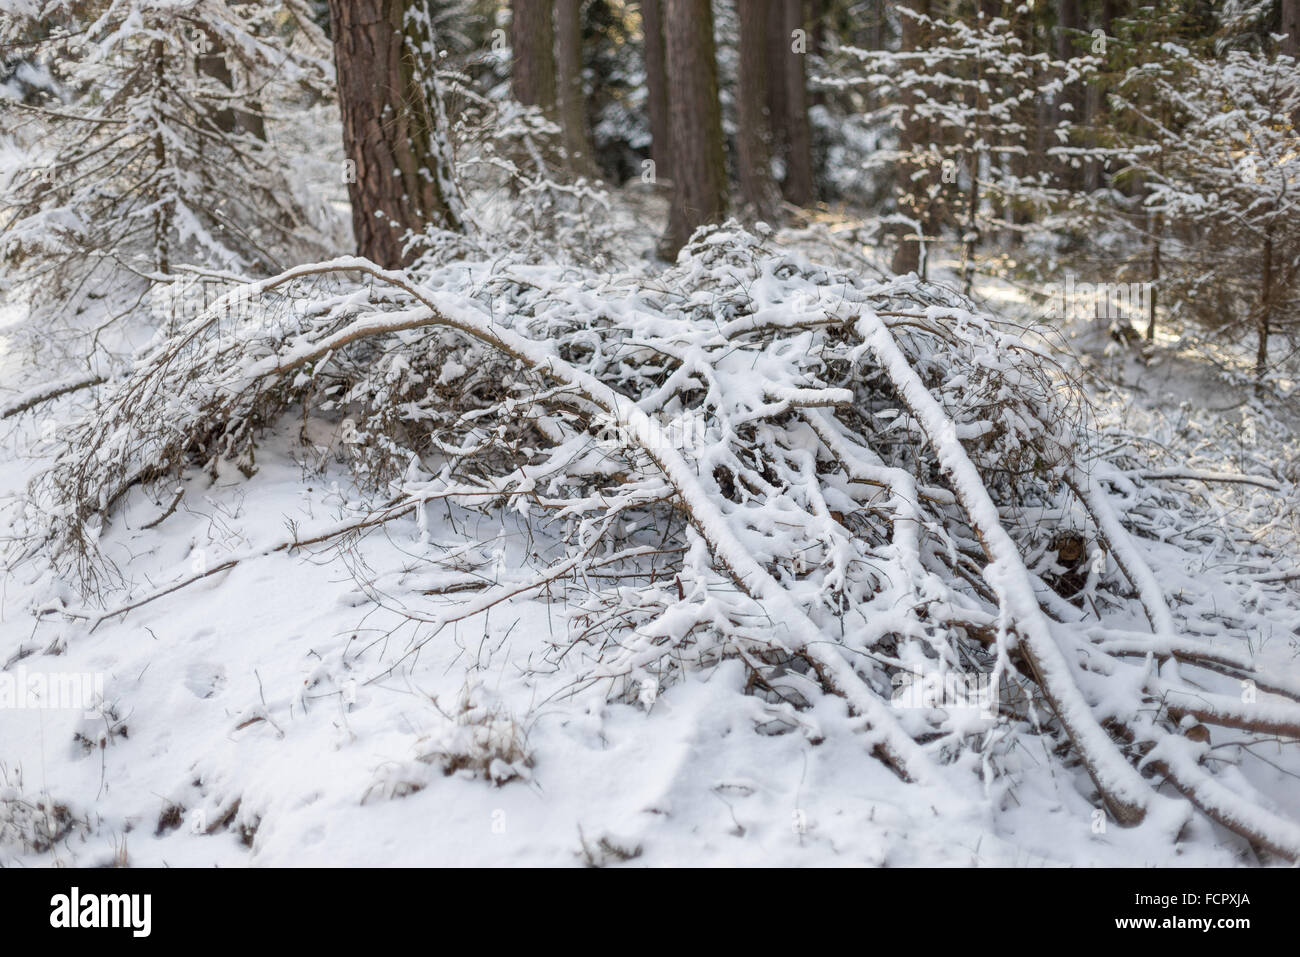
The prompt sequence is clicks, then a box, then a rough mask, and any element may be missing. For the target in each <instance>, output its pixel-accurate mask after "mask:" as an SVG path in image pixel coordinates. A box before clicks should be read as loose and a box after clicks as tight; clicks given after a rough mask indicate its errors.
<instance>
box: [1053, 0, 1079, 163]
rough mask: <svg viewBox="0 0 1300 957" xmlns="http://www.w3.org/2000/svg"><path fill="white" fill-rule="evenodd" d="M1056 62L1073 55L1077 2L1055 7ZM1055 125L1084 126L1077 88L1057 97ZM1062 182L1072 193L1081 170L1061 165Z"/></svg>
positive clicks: (1064, 0) (1066, 1) (1073, 142)
mask: <svg viewBox="0 0 1300 957" xmlns="http://www.w3.org/2000/svg"><path fill="white" fill-rule="evenodd" d="M1057 9H1058V19H1057V27H1056V30H1057V33H1056V58H1057V59H1058V60H1062V61H1064V60H1069V59H1071V58H1072V57H1073V56H1075V54H1076V52H1077V51H1076V50H1075V43H1076V42H1077V39H1078V36H1077V34H1078V31H1080V30H1082V29H1083V17H1082V15H1081V14H1080V12H1079V0H1060V4H1059V6H1058V8H1057ZM1057 97H1058V99H1057V103H1056V123H1057V125H1060V124H1061V123H1070V124H1072V125H1074V126H1078V125H1079V124H1081V123H1082V122H1083V116H1082V115H1081V114H1082V113H1083V112H1084V109H1085V107H1084V98H1083V97H1082V96H1080V95H1079V90H1078V88H1077V86H1072V87H1071V88H1069V89H1065V90H1062V91H1061V92H1059V93H1058V94H1057ZM1070 144H1071V145H1075V146H1077V145H1078V138H1077V135H1076V136H1072V137H1071V138H1070ZM1061 181H1062V184H1063V185H1064V186H1065V187H1066V188H1067V189H1075V188H1077V187H1079V186H1080V185H1081V184H1082V183H1083V175H1082V172H1081V171H1080V170H1077V169H1075V168H1074V166H1073V165H1072V164H1071V162H1070V161H1069V160H1062V161H1061Z"/></svg>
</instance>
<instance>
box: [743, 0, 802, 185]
mask: <svg viewBox="0 0 1300 957" xmlns="http://www.w3.org/2000/svg"><path fill="white" fill-rule="evenodd" d="M740 3H741V5H742V6H745V5H749V4H751V3H755V0H740ZM759 5H760V6H766V7H767V15H768V17H769V18H770V20H769V22H770V24H771V26H770V28H769V29H768V31H767V34H768V47H767V48H768V56H769V58H770V63H769V65H768V72H769V74H770V77H771V82H770V83H768V84H767V109H768V116H769V118H770V124H771V130H772V153H773V155H774V156H776V157H778V158H779V159H780V160H781V162H782V164H783V165H784V166H785V175H784V176H783V177H782V179H781V192H782V193H783V194H784V195H785V198H786V199H788V200H789V201H790V202H792V203H794V204H795V205H797V206H803V205H806V204H808V203H810V202H812V131H811V129H810V127H809V126H808V89H807V84H806V82H805V77H804V56H805V53H803V52H796V51H795V50H794V49H793V47H794V44H795V36H794V31H795V30H803V31H805V33H804V35H803V42H804V43H805V44H806V43H808V42H809V41H808V34H807V30H808V26H807V23H806V22H805V21H804V15H803V0H771V2H770V5H763V4H759ZM805 49H806V47H805Z"/></svg>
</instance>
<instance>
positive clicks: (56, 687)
mask: <svg viewBox="0 0 1300 957" xmlns="http://www.w3.org/2000/svg"><path fill="white" fill-rule="evenodd" d="M103 703H104V675H103V673H102V672H98V671H95V672H91V671H85V672H74V671H28V670H27V668H26V666H25V665H19V666H18V667H17V668H16V669H14V670H13V671H0V710H9V709H13V710H17V709H23V708H42V709H45V710H47V711H57V710H67V711H81V712H83V714H84V715H85V716H86V717H87V718H98V717H100V716H101V714H102V713H103Z"/></svg>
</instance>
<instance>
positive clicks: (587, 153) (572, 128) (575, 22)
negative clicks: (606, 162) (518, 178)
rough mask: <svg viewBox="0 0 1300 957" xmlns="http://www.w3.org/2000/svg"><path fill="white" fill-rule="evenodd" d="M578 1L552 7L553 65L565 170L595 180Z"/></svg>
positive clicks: (562, 1)
mask: <svg viewBox="0 0 1300 957" xmlns="http://www.w3.org/2000/svg"><path fill="white" fill-rule="evenodd" d="M581 9H582V0H557V2H556V4H555V39H556V44H555V66H556V74H557V79H558V84H559V86H558V89H559V112H560V128H561V129H562V130H563V131H564V154H565V161H566V163H567V165H568V168H569V171H570V172H571V173H573V174H575V175H578V176H586V177H587V178H588V179H595V178H596V176H597V171H596V161H595V152H594V151H593V149H592V146H591V132H590V130H589V129H588V127H587V99H586V97H585V96H584V95H583V92H582V18H581V16H580V12H581Z"/></svg>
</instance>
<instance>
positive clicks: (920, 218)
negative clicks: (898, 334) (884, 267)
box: [890, 0, 930, 275]
mask: <svg viewBox="0 0 1300 957" xmlns="http://www.w3.org/2000/svg"><path fill="white" fill-rule="evenodd" d="M899 6H900V7H902V6H906V7H907V8H908V9H910V10H914V11H916V12H917V13H921V14H928V13H929V12H930V3H929V0H908V2H906V3H901V2H900V4H899ZM899 21H900V23H901V25H902V37H901V41H900V48H901V49H902V50H904V51H913V50H919V49H921V48H922V46H923V45H924V43H925V29H924V28H923V27H922V26H921V24H920V23H918V22H917V20H916V19H915V18H913V17H909V16H907V15H906V14H902V15H901V16H900V17H899ZM904 96H905V97H906V99H907V104H908V106H909V107H911V106H914V105H915V104H916V103H917V102H918V101H919V95H918V94H917V93H916V92H913V91H908V92H907V93H905V94H904ZM928 140H929V124H928V123H926V122H925V120H923V119H919V118H917V117H916V116H915V114H914V112H913V111H912V110H911V109H909V110H908V111H907V112H906V113H905V114H904V120H903V127H902V129H901V130H899V133H898V148H899V150H900V151H901V152H906V151H907V150H910V149H911V148H912V147H913V146H916V145H920V144H923V143H926V142H928ZM915 172H916V168H915V166H914V164H913V163H911V162H909V161H907V160H903V161H902V162H900V163H898V165H897V167H896V168H895V184H894V191H895V195H897V196H898V207H899V209H898V211H899V212H900V213H901V214H903V215H905V216H910V217H912V218H913V219H914V220H916V221H917V223H918V224H919V232H920V233H921V234H924V233H925V232H926V228H925V220H926V215H925V200H924V198H923V197H924V194H925V185H926V184H925V183H924V182H923V181H917V180H914V179H913V174H914V173H915ZM917 229H918V227H912V228H908V229H906V230H904V235H903V237H902V238H901V239H900V240H899V243H898V248H897V249H896V250H894V259H893V262H892V263H891V266H890V268H892V269H893V271H894V272H896V273H898V274H899V275H903V274H905V273H909V272H915V273H920V272H921V266H922V260H921V244H922V242H923V240H922V239H920V238H919V237H918V236H917Z"/></svg>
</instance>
